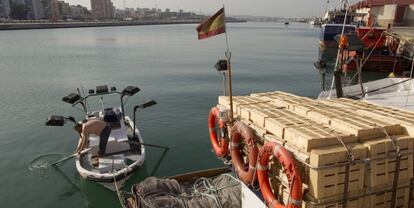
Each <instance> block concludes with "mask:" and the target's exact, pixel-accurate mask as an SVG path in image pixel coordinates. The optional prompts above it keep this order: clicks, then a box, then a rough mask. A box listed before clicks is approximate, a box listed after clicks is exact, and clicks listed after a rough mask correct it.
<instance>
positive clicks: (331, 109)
mask: <svg viewBox="0 0 414 208" xmlns="http://www.w3.org/2000/svg"><path fill="white" fill-rule="evenodd" d="M219 104H220V105H223V106H225V107H227V108H228V109H230V102H229V98H228V97H225V96H220V97H219ZM233 113H234V115H235V117H237V118H238V119H240V120H242V121H243V122H245V123H247V124H249V125H250V126H251V127H252V128H253V129H255V130H256V133H257V134H258V136H260V137H261V138H262V143H263V142H266V141H276V142H279V143H281V144H283V145H284V146H285V147H286V148H287V149H288V150H289V151H291V152H292V153H293V155H294V156H295V157H296V158H297V160H298V161H299V167H300V169H301V170H302V178H303V183H304V187H305V188H306V190H305V200H304V202H303V207H318V208H319V207H326V208H327V207H342V203H341V197H342V196H343V191H344V183H345V165H344V164H346V163H347V161H349V154H348V152H350V153H351V155H352V157H353V160H354V163H352V165H350V167H349V169H350V172H349V180H348V193H347V195H348V196H351V197H352V196H358V195H360V194H363V193H367V194H368V193H377V194H370V196H368V197H361V198H354V199H352V200H349V201H347V207H364V208H365V207H367V208H369V207H390V203H391V192H388V193H381V190H384V189H389V188H391V187H392V184H393V181H394V173H395V167H396V166H395V165H396V147H398V149H399V151H400V153H403V155H402V157H401V159H400V165H399V178H398V185H399V186H403V185H407V186H408V184H410V181H411V179H412V178H413V154H412V152H413V146H414V143H413V141H414V139H413V137H414V113H413V112H408V111H404V110H399V109H394V108H390V107H384V106H379V105H374V104H370V103H366V102H362V101H354V100H350V99H332V100H313V99H310V98H306V97H301V96H296V95H292V94H289V93H284V92H266V93H255V94H251V95H250V96H237V97H233ZM343 144H345V145H346V146H344V145H343ZM375 158H377V159H375ZM378 158H379V159H378ZM275 165H276V168H275V167H273V168H272V167H271V168H272V169H273V170H275V173H274V174H276V175H279V176H280V177H279V178H284V177H283V173H282V171H277V170H278V168H277V163H275ZM324 167H325V168H324ZM326 167H330V168H326ZM274 181H276V180H273V182H274ZM284 187H285V186H282V185H281V183H279V185H277V183H273V188H274V190H275V192H277V193H279V194H280V196H281V199H283V198H284V200H287V194H286V193H287V192H288V190H286V188H284ZM283 196H284V197H283ZM396 198H397V201H396V204H397V207H408V203H409V198H410V189H409V188H403V189H399V190H398V191H397V197H396ZM312 201H313V202H318V203H321V204H323V205H315V204H314V203H312Z"/></svg>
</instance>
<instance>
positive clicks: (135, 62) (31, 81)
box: [0, 23, 320, 208]
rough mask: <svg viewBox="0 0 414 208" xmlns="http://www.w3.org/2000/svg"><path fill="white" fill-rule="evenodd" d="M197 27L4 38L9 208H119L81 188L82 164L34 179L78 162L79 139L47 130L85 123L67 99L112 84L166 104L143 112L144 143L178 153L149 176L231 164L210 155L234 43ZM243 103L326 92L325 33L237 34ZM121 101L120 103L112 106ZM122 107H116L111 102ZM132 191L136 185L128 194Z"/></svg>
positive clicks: (299, 28) (1, 123) (0, 67)
mask: <svg viewBox="0 0 414 208" xmlns="http://www.w3.org/2000/svg"><path fill="white" fill-rule="evenodd" d="M195 27H196V26H195V25H165V26H132V27H107V28H75V29H55V30H27V31H2V32H0V48H1V50H0V72H1V76H0V95H1V102H0V108H1V111H0V112H1V116H0V158H1V160H0V167H1V168H0V174H1V177H0V184H1V189H0V204H1V206H2V207H35V208H40V207H42V208H43V207H100V208H103V207H118V206H119V205H118V202H117V197H116V194H114V193H113V192H111V191H109V190H107V189H105V188H103V187H101V186H100V185H97V184H94V183H91V182H88V181H85V180H81V179H80V178H79V175H78V173H77V172H76V168H75V166H74V161H73V160H69V161H67V162H65V163H64V164H61V165H60V166H59V167H58V168H51V169H48V170H47V171H43V172H39V171H35V172H31V171H29V170H28V165H29V164H30V162H31V161H32V160H33V159H34V158H36V157H37V156H41V155H44V154H49V153H59V154H61V155H62V156H66V155H70V154H72V152H73V151H74V149H75V146H76V144H77V135H76V133H75V132H74V131H73V130H72V129H71V127H70V126H66V127H63V128H58V127H45V126H44V121H45V119H46V118H47V117H48V116H49V115H51V114H65V115H69V114H71V115H74V116H77V117H78V119H79V118H80V115H81V114H80V113H79V112H78V111H76V110H74V109H73V108H71V107H70V106H69V105H68V104H65V103H63V102H61V98H62V97H63V96H65V95H66V94H68V93H70V92H72V91H76V88H80V86H83V87H84V88H85V89H86V90H87V89H89V88H94V87H95V86H96V85H101V84H108V85H110V86H116V87H118V89H119V90H122V89H123V88H124V87H126V86H128V85H136V86H138V87H140V88H141V92H139V93H138V95H136V96H134V97H132V98H131V99H129V101H128V104H127V107H126V113H127V114H132V107H133V106H134V105H136V104H139V103H141V102H144V101H146V100H147V99H155V100H156V101H157V102H158V104H157V105H156V106H153V107H151V108H147V109H144V110H142V111H139V112H138V117H137V120H138V123H137V124H138V125H139V128H140V130H141V133H142V136H143V138H144V141H145V142H147V143H152V144H160V145H167V146H170V145H175V147H173V148H172V149H170V151H169V152H168V153H167V155H166V157H165V158H164V160H163V161H162V162H161V163H160V165H159V166H158V168H157V169H155V168H156V164H157V162H158V160H159V159H160V157H161V156H162V152H163V151H162V150H160V149H156V148H150V147H148V148H147V160H146V164H145V166H144V167H143V168H142V170H140V171H139V172H137V173H136V174H134V175H133V177H132V178H131V180H130V181H129V182H128V184H132V183H134V182H137V181H139V180H140V179H142V178H144V177H146V176H147V175H151V174H154V175H156V176H168V175H174V174H179V173H183V172H188V171H194V170H199V169H205V168H212V167H219V166H220V165H221V163H220V162H219V161H218V160H217V159H216V158H215V156H214V154H213V153H212V152H211V150H210V142H209V137H208V129H207V115H208V112H209V109H210V108H211V107H212V106H214V105H215V104H216V103H217V96H218V95H220V94H221V92H222V89H221V87H222V82H221V79H222V78H221V76H220V75H219V74H218V72H217V71H216V70H215V69H214V67H213V66H214V64H215V63H216V61H217V60H218V59H221V58H224V51H225V37H224V35H221V36H216V37H213V38H210V39H207V40H203V41H198V40H197V38H196V32H195ZM228 32H229V33H228V35H229V41H230V48H231V51H232V63H233V75H234V79H233V83H234V84H233V85H234V94H236V95H245V94H248V93H252V92H261V91H275V90H282V91H287V92H292V93H296V94H300V95H305V96H316V95H317V94H318V92H319V91H320V80H319V74H318V72H317V71H316V70H315V69H314V67H313V65H312V63H313V62H314V61H315V60H316V59H317V49H318V48H317V46H318V43H317V37H318V32H319V29H318V28H311V27H309V26H308V25H307V24H295V23H293V24H291V25H289V26H285V25H283V24H278V23H240V24H229V25H228ZM112 101H114V102H112ZM105 102H106V103H109V102H112V103H115V102H116V100H114V99H112V100H111V99H109V100H105ZM128 184H127V185H128Z"/></svg>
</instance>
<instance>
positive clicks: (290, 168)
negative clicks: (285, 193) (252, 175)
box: [256, 142, 303, 208]
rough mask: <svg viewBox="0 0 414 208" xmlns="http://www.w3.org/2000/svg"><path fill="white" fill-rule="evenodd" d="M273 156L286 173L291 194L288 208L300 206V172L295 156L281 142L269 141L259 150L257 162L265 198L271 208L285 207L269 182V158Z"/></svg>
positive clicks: (260, 183)
mask: <svg viewBox="0 0 414 208" xmlns="http://www.w3.org/2000/svg"><path fill="white" fill-rule="evenodd" d="M271 156H273V157H274V158H276V159H277V160H278V161H279V163H280V164H281V166H282V168H283V171H284V172H285V173H286V175H287V178H288V182H289V188H290V194H289V198H288V203H287V206H286V207H288V208H300V207H301V206H302V195H303V193H302V179H301V175H300V172H299V170H298V168H297V166H296V164H295V160H294V158H293V157H292V156H291V154H290V153H289V152H288V151H287V150H286V149H285V148H284V147H283V146H282V145H280V144H278V143H276V142H267V143H265V144H264V145H263V146H262V147H261V148H260V152H259V159H258V163H257V165H256V166H257V176H258V179H259V185H260V189H261V192H262V195H263V198H264V199H265V200H266V202H267V204H268V207H270V208H282V207H285V206H284V205H283V204H281V203H280V202H279V201H278V200H277V199H276V197H275V196H274V194H273V192H272V189H271V187H270V183H269V174H268V172H269V168H268V164H269V159H270V157H271Z"/></svg>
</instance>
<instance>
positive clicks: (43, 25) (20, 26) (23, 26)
mask: <svg viewBox="0 0 414 208" xmlns="http://www.w3.org/2000/svg"><path fill="white" fill-rule="evenodd" d="M228 22H246V21H244V20H232V21H228ZM198 23H200V21H199V20H189V21H114V22H34V23H28V22H24V23H14V22H13V23H0V30H33V29H56V28H79V27H116V26H137V25H172V24H198Z"/></svg>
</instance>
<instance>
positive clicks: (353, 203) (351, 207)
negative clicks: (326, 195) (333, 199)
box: [302, 199, 366, 208]
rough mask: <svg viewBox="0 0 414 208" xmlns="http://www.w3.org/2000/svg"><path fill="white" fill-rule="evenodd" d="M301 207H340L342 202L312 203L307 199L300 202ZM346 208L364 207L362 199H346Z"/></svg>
mask: <svg viewBox="0 0 414 208" xmlns="http://www.w3.org/2000/svg"><path fill="white" fill-rule="evenodd" d="M302 207H303V208H342V203H341V202H338V203H327V204H324V205H312V204H311V203H310V202H309V201H305V202H303V203H302ZM347 208H366V207H364V199H353V200H348V201H347Z"/></svg>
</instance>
